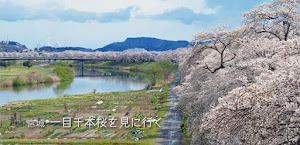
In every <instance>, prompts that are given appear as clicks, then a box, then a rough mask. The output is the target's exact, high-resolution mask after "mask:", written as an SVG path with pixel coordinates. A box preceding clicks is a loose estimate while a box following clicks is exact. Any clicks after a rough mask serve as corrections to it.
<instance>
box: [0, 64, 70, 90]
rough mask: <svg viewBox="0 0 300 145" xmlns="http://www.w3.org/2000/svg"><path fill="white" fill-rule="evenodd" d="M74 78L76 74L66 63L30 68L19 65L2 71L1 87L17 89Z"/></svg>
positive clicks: (0, 71) (0, 76)
mask: <svg viewBox="0 0 300 145" xmlns="http://www.w3.org/2000/svg"><path fill="white" fill-rule="evenodd" d="M73 78H74V72H73V70H72V69H71V68H69V67H68V66H67V64H66V63H63V62H59V63H57V64H55V65H49V64H39V65H35V66H32V67H30V68H28V67H24V66H22V65H21V64H19V63H17V64H14V65H11V66H8V67H5V68H4V67H2V68H1V70H0V87H2V88H4V87H16V86H26V85H34V84H46V83H55V82H61V81H68V80H72V79H73Z"/></svg>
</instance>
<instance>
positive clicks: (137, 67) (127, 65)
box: [69, 61, 155, 72]
mask: <svg viewBox="0 0 300 145" xmlns="http://www.w3.org/2000/svg"><path fill="white" fill-rule="evenodd" d="M69 64H71V65H75V66H79V65H80V62H74V61H73V62H69ZM151 64H155V62H115V61H100V62H97V63H88V62H85V66H84V67H85V68H86V69H91V68H95V69H96V68H100V69H113V70H128V71H140V72H142V71H143V69H144V68H146V67H148V66H150V65H151Z"/></svg>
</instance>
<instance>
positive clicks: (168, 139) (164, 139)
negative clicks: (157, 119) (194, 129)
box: [156, 73, 184, 145]
mask: <svg viewBox="0 0 300 145" xmlns="http://www.w3.org/2000/svg"><path fill="white" fill-rule="evenodd" d="M179 83H180V78H179V74H178V73H177V75H176V81H175V82H173V83H172V84H171V87H170V90H169V95H170V96H169V100H168V101H169V105H168V112H167V113H166V115H165V119H164V120H163V122H162V124H161V128H160V129H159V134H160V135H159V137H158V138H157V140H156V143H157V144H158V145H182V144H184V142H183V139H182V133H181V129H180V125H181V121H182V114H181V112H180V111H177V110H176V109H175V108H174V107H175V105H176V103H177V102H178V101H179V100H178V98H177V96H175V95H174V93H173V91H172V90H173V88H174V87H175V86H177V85H178V84H179Z"/></svg>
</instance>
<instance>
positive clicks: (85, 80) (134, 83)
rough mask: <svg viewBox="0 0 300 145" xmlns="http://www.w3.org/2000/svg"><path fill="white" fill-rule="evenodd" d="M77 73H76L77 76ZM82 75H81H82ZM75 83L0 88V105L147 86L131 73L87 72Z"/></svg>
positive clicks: (78, 77)
mask: <svg viewBox="0 0 300 145" xmlns="http://www.w3.org/2000/svg"><path fill="white" fill-rule="evenodd" d="M76 73H77V72H76V71H75V74H76ZM80 74H81V73H80ZM84 74H85V75H88V76H76V77H75V79H74V80H73V81H66V82H61V83H53V84H38V85H32V86H21V87H9V88H0V105H1V106H2V105H4V104H6V103H8V102H12V101H16V100H31V99H45V98H50V97H60V96H64V95H75V94H86V93H91V92H93V90H94V89H96V91H97V92H116V91H130V90H141V89H143V88H144V87H145V86H146V83H145V82H143V79H142V77H141V75H139V74H135V73H129V72H107V71H106V72H105V71H103V70H96V71H95V70H94V71H87V72H85V73H84Z"/></svg>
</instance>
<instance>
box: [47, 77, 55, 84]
mask: <svg viewBox="0 0 300 145" xmlns="http://www.w3.org/2000/svg"><path fill="white" fill-rule="evenodd" d="M45 83H53V80H52V78H51V77H45Z"/></svg>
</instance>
